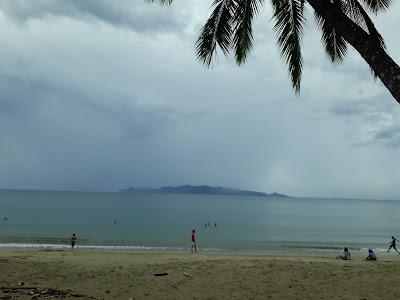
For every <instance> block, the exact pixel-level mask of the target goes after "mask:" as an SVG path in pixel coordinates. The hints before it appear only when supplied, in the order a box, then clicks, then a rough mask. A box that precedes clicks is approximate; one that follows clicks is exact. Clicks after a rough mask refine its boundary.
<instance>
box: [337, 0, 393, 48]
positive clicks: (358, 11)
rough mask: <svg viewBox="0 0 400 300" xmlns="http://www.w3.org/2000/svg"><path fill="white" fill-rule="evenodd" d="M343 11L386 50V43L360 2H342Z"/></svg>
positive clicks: (356, 0) (349, 0)
mask: <svg viewBox="0 0 400 300" xmlns="http://www.w3.org/2000/svg"><path fill="white" fill-rule="evenodd" d="M342 1H343V2H342V4H343V9H342V11H343V12H344V13H345V14H346V15H347V16H348V17H349V18H350V19H352V20H353V21H354V22H355V23H356V24H357V25H359V26H360V27H361V28H362V29H364V31H365V32H367V33H369V35H370V36H371V37H372V38H373V39H375V41H376V42H377V43H378V44H379V45H380V46H381V47H383V48H386V46H385V41H384V40H383V37H382V36H381V35H380V33H379V32H378V30H376V28H375V25H374V22H372V20H371V18H370V17H369V15H368V14H367V12H366V11H365V10H364V8H363V7H362V5H361V4H360V2H358V0H342Z"/></svg>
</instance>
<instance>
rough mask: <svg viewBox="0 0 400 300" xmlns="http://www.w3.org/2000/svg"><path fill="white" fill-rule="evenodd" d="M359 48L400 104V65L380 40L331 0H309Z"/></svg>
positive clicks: (350, 42)
mask: <svg viewBox="0 0 400 300" xmlns="http://www.w3.org/2000/svg"><path fill="white" fill-rule="evenodd" d="M307 1H308V3H309V4H310V5H311V6H312V7H313V8H314V9H315V10H316V11H317V12H318V13H319V14H321V15H322V16H323V17H324V19H325V20H326V21H327V22H329V23H330V24H331V25H332V26H334V27H335V29H336V30H337V31H338V32H339V33H340V34H341V35H342V36H343V37H344V38H345V39H346V41H347V42H348V43H349V44H350V45H352V46H353V47H354V49H356V50H357V52H358V53H360V55H361V56H362V57H363V58H364V60H365V61H366V62H367V63H368V64H369V66H370V67H371V69H372V70H373V71H374V72H375V74H376V76H378V77H379V79H380V80H381V81H382V83H383V84H384V85H385V86H386V88H387V89H388V90H389V92H390V93H391V94H392V95H393V97H394V98H395V99H396V101H397V102H398V103H399V104H400V67H399V65H398V64H396V63H395V62H394V60H393V59H392V58H391V57H390V56H389V55H388V53H387V52H386V51H385V49H383V47H382V45H380V43H379V41H378V40H377V39H375V38H374V37H372V36H371V35H369V34H368V33H367V32H365V31H364V30H363V29H362V28H360V27H359V26H358V25H357V24H356V23H354V22H353V21H352V20H350V19H349V18H348V17H347V16H346V15H345V14H344V13H343V12H342V11H341V10H339V9H338V8H337V7H336V5H335V4H334V3H332V2H331V1H330V0H307Z"/></svg>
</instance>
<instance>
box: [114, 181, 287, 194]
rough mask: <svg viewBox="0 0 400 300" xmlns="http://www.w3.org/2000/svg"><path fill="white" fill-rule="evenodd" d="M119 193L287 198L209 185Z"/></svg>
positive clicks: (132, 189)
mask: <svg viewBox="0 0 400 300" xmlns="http://www.w3.org/2000/svg"><path fill="white" fill-rule="evenodd" d="M118 192H121V193H129V192H131V193H164V194H165V193H168V194H200V195H233V196H261V197H289V196H287V195H283V194H278V193H275V192H274V193H271V194H267V193H264V192H255V191H246V190H241V189H231V188H224V187H220V186H218V187H214V186H209V185H190V184H186V185H180V186H164V187H160V188H135V187H129V188H126V189H122V190H119V191H118Z"/></svg>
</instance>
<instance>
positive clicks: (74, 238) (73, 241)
mask: <svg viewBox="0 0 400 300" xmlns="http://www.w3.org/2000/svg"><path fill="white" fill-rule="evenodd" d="M70 240H71V249H72V250H74V247H75V243H76V235H75V233H73V234H72V236H71V239H70Z"/></svg>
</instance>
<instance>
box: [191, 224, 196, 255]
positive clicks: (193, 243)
mask: <svg viewBox="0 0 400 300" xmlns="http://www.w3.org/2000/svg"><path fill="white" fill-rule="evenodd" d="M193 249H194V252H197V247H196V231H195V230H194V229H193V230H192V248H191V251H192V253H193Z"/></svg>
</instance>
